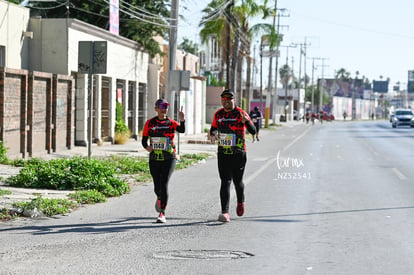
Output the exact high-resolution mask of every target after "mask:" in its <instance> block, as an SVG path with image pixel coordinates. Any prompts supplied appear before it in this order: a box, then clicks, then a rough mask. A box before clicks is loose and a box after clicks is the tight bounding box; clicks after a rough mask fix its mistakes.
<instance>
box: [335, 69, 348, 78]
mask: <svg viewBox="0 0 414 275" xmlns="http://www.w3.org/2000/svg"><path fill="white" fill-rule="evenodd" d="M350 76H351V73H350V72H348V71H347V70H345V69H344V68H340V69H339V70H338V71H337V72H336V75H335V78H336V79H341V80H343V81H348V80H349V77H350Z"/></svg>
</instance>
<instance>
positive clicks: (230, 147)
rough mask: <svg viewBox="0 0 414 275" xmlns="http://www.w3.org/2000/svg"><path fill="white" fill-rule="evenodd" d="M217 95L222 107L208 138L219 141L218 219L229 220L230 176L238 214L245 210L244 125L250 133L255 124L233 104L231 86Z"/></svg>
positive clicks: (216, 115) (252, 132)
mask: <svg viewBox="0 0 414 275" xmlns="http://www.w3.org/2000/svg"><path fill="white" fill-rule="evenodd" d="M220 96H221V104H222V106H223V108H221V109H220V110H218V111H217V112H216V113H215V114H214V118H213V122H212V124H211V128H210V137H211V141H213V142H214V141H216V140H217V141H218V150H217V160H218V170H219V175H220V179H221V187H220V200H221V214H220V215H219V217H218V220H219V221H222V222H229V221H230V216H229V204H230V185H231V181H232V180H233V182H234V187H235V189H236V195H237V209H236V213H237V215H238V216H243V214H244V210H245V205H244V183H243V173H244V168H245V166H246V161H247V157H246V143H245V131H244V128H247V130H248V131H249V133H250V134H252V135H254V134H255V133H256V128H255V126H254V125H253V122H252V121H251V119H250V117H249V115H248V114H247V113H246V112H245V111H244V110H243V109H241V108H239V107H237V106H236V105H235V103H234V92H233V91H232V90H224V91H223V92H222V93H221V95H220Z"/></svg>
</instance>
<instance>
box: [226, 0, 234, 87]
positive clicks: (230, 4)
mask: <svg viewBox="0 0 414 275" xmlns="http://www.w3.org/2000/svg"><path fill="white" fill-rule="evenodd" d="M233 5H234V0H232V1H231V2H230V3H229V4H228V5H227V7H226V11H225V13H226V15H227V17H226V22H227V25H226V26H227V27H226V30H227V45H226V48H227V49H226V51H227V53H226V88H227V89H230V87H231V77H230V48H231V47H230V43H231V35H230V32H231V22H230V18H231V13H230V9H231V7H232V6H233Z"/></svg>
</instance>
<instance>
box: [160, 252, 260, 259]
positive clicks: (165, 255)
mask: <svg viewBox="0 0 414 275" xmlns="http://www.w3.org/2000/svg"><path fill="white" fill-rule="evenodd" d="M252 256H254V254H251V253H248V252H243V251H234V250H172V251H165V252H158V253H154V257H155V258H159V259H199V260H227V259H229V260H234V259H243V258H248V257H252Z"/></svg>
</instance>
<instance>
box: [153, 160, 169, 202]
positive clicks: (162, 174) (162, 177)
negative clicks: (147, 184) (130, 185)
mask: <svg viewBox="0 0 414 275" xmlns="http://www.w3.org/2000/svg"><path fill="white" fill-rule="evenodd" d="M174 168H175V159H169V160H163V161H156V160H150V161H149V169H150V172H151V176H152V179H153V181H154V193H155V195H156V196H157V198H158V199H160V200H161V209H162V210H165V208H166V207H167V203H168V182H169V180H170V177H171V174H172V172H173V171H174Z"/></svg>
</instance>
